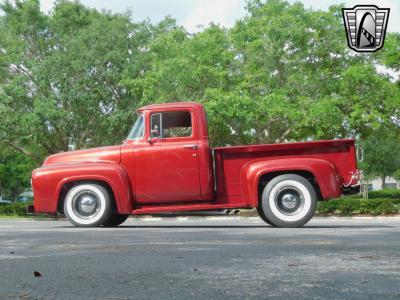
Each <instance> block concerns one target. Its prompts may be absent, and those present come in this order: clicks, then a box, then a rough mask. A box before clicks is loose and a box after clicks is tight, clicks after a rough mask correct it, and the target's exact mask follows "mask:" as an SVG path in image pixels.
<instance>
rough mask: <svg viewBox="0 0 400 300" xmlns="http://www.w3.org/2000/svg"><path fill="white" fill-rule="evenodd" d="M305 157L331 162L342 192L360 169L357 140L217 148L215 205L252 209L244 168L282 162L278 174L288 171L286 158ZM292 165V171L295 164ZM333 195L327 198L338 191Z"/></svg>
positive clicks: (299, 158) (300, 158) (327, 195)
mask: <svg viewBox="0 0 400 300" xmlns="http://www.w3.org/2000/svg"><path fill="white" fill-rule="evenodd" d="M306 158H314V159H320V160H325V161H327V162H328V163H330V164H331V165H332V166H333V169H334V171H335V172H336V174H335V175H336V177H337V182H338V185H339V188H340V189H341V188H342V186H343V184H348V183H351V180H352V175H353V173H354V172H355V171H356V169H357V166H356V160H355V151H354V140H333V141H316V142H301V143H287V144H272V145H254V146H237V147H220V148H216V149H215V164H216V175H217V190H218V197H217V201H216V203H232V202H238V203H242V204H243V207H247V206H248V207H250V206H251V205H249V203H251V202H252V201H251V200H250V199H246V198H247V197H248V196H246V195H243V185H246V182H243V180H244V179H243V178H241V173H242V170H243V168H245V167H246V166H248V165H249V164H251V163H256V162H259V161H265V162H268V161H270V162H272V161H273V160H279V161H280V162H281V164H282V167H281V168H277V171H278V169H280V170H283V169H285V159H291V160H293V159H297V160H298V161H301V160H302V159H306ZM290 165H291V167H290V168H291V169H293V163H291V164H290ZM299 167H300V166H299ZM299 170H301V168H299ZM322 192H323V191H322ZM323 194H324V193H323ZM334 194H335V195H332V193H330V192H327V193H326V194H325V195H326V197H324V198H331V197H332V196H339V195H340V193H339V192H335V193H334Z"/></svg>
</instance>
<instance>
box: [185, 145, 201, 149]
mask: <svg viewBox="0 0 400 300" xmlns="http://www.w3.org/2000/svg"><path fill="white" fill-rule="evenodd" d="M183 148H185V149H193V150H196V149H197V148H198V147H197V145H184V146H183Z"/></svg>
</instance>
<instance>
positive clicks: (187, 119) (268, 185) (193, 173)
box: [30, 102, 359, 227]
mask: <svg viewBox="0 0 400 300" xmlns="http://www.w3.org/2000/svg"><path fill="white" fill-rule="evenodd" d="M32 187H33V191H34V205H33V206H32V207H30V211H31V212H34V213H47V214H56V213H60V214H65V216H66V217H67V218H68V219H69V221H70V222H71V223H73V224H74V225H76V226H101V225H102V226H118V225H119V224H122V223H123V222H124V221H125V220H126V219H127V217H128V216H129V215H140V214H153V213H160V212H178V211H199V210H220V209H232V208H257V211H258V213H259V215H260V217H261V218H262V219H263V220H264V221H265V222H267V223H269V224H271V225H273V226H276V227H299V226H302V225H304V224H305V223H307V222H308V221H309V220H310V219H311V218H312V216H313V214H314V212H315V208H316V203H317V201H320V200H327V199H329V198H333V197H339V196H340V195H342V194H343V193H354V192H357V191H358V189H359V182H358V171H357V164H356V156H355V145H354V140H332V141H315V142H300V143H285V144H271V145H247V146H233V147H217V148H215V149H213V150H212V149H210V142H209V137H208V133H207V119H206V112H205V110H204V107H203V106H202V105H201V104H198V103H190V102H180V103H168V104H157V105H149V106H145V107H142V108H140V109H139V110H138V118H137V121H136V123H135V124H134V126H133V128H132V130H131V132H130V134H129V136H128V138H127V139H126V140H125V141H124V143H123V144H122V145H119V146H110V147H101V148H94V149H85V150H78V151H70V152H65V153H59V154H55V155H51V156H49V157H48V158H47V159H46V160H45V162H44V163H43V166H42V167H40V168H38V169H35V170H34V171H33V173H32Z"/></svg>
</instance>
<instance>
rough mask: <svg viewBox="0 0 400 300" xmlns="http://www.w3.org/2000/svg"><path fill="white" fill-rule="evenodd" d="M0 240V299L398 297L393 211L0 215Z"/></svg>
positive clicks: (399, 234) (399, 252) (399, 223)
mask: <svg viewBox="0 0 400 300" xmlns="http://www.w3.org/2000/svg"><path fill="white" fill-rule="evenodd" d="M0 241H1V242H0V270H1V272H0V298H1V299H225V298H229V299H265V298H272V299H274V298H284V299H399V298H400V218H398V217H392V218H390V217H389V218H314V219H313V220H312V221H311V222H310V223H309V224H307V225H306V226H305V227H304V228H294V229H277V228H272V227H270V226H267V225H266V224H264V223H263V222H262V221H260V220H259V219H258V218H240V217H212V218H194V219H193V218H169V219H166V220H165V219H157V218H155V219H137V218H136V219H135V218H131V219H129V220H128V221H127V222H126V223H124V224H123V226H121V227H118V228H88V229H86V228H76V227H72V226H71V225H70V224H69V223H68V222H65V221H39V220H26V219H25V220H23V219H22V220H11V219H9V220H8V219H0ZM35 271H37V272H38V273H36V275H37V276H38V277H35V276H34V272H35Z"/></svg>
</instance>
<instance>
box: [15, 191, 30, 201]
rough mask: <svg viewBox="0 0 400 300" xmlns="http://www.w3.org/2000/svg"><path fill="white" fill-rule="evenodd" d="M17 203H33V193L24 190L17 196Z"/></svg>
mask: <svg viewBox="0 0 400 300" xmlns="http://www.w3.org/2000/svg"><path fill="white" fill-rule="evenodd" d="M17 201H18V202H30V201H33V192H32V191H31V190H26V191H24V192H22V193H21V194H19V195H18V197H17Z"/></svg>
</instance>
